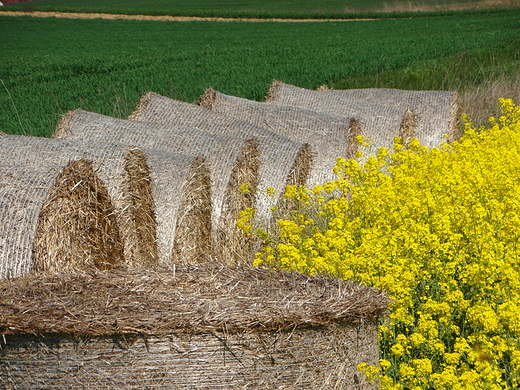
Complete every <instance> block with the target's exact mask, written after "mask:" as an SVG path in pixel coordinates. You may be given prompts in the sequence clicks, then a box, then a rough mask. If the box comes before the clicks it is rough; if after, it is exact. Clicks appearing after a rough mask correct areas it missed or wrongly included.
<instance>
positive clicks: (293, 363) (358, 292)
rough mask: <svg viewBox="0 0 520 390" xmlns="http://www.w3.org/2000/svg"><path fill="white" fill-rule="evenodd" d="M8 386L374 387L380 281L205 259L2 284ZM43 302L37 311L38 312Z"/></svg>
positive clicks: (382, 302) (0, 324)
mask: <svg viewBox="0 0 520 390" xmlns="http://www.w3.org/2000/svg"><path fill="white" fill-rule="evenodd" d="M0 295H1V296H2V297H3V298H4V301H5V302H6V303H5V304H3V305H1V306H0V332H1V333H2V335H3V337H2V338H0V346H1V348H0V355H1V358H0V381H2V383H5V384H6V385H7V386H12V388H13V389H29V388H31V389H32V388H38V387H45V388H57V389H58V388H65V387H67V388H69V387H72V388H79V387H81V388H105V387H109V388H117V389H129V388H149V389H238V388H248V389H306V390H307V389H352V388H356V389H374V388H376V386H375V385H373V384H370V383H368V382H367V381H366V379H365V378H364V377H363V375H362V374H361V373H360V372H359V371H358V370H357V364H358V363H361V362H366V363H368V364H376V365H377V364H378V358H379V356H378V342H377V320H378V318H379V317H381V316H383V315H384V314H385V312H386V310H387V305H388V299H387V298H386V296H385V295H384V294H383V293H381V292H380V291H376V290H373V289H371V288H367V287H363V286H360V285H358V284H354V283H345V282H342V281H338V280H336V279H328V278H325V277H319V276H314V277H309V276H305V275H301V274H296V273H286V272H277V271H273V270H266V269H260V268H250V267H222V266H218V265H215V264H205V265H199V266H196V267H178V268H177V269H176V270H175V272H171V271H168V272H143V271H137V270H134V271H131V272H121V271H109V272H100V273H98V274H96V275H77V276H64V277H62V276H50V277H46V278H41V277H40V278H30V279H26V280H24V281H23V282H22V281H14V282H3V283H0ZM35 307H38V310H33V309H34V308H35Z"/></svg>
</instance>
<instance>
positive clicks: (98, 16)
mask: <svg viewBox="0 0 520 390" xmlns="http://www.w3.org/2000/svg"><path fill="white" fill-rule="evenodd" d="M0 16H32V17H35V18H66V19H109V20H116V19H127V20H160V21H165V22H193V21H207V22H330V21H334V22H352V21H360V20H364V21H366V20H374V19H274V18H273V19H248V18H201V17H196V16H151V15H123V14H96V13H80V12H40V11H34V12H23V11H0Z"/></svg>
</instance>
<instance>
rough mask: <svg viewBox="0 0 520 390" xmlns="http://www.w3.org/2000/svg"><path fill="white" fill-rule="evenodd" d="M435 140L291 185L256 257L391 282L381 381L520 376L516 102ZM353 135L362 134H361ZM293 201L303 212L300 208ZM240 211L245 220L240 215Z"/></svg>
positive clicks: (479, 383) (495, 381)
mask: <svg viewBox="0 0 520 390" xmlns="http://www.w3.org/2000/svg"><path fill="white" fill-rule="evenodd" d="M499 102H500V106H501V111H502V115H500V116H499V117H498V118H490V124H489V126H487V127H482V128H479V129H477V128H475V127H474V126H473V125H472V124H471V122H469V121H468V120H467V121H466V123H465V132H464V135H463V136H462V137H461V139H460V140H459V141H458V142H454V143H453V144H451V145H448V144H444V145H442V146H441V147H439V148H432V149H428V148H426V147H424V146H422V145H421V144H420V143H419V141H418V140H416V139H412V140H410V141H408V143H407V145H403V143H402V141H401V140H400V139H396V143H395V147H394V150H393V152H392V151H389V150H387V149H381V150H380V152H379V153H378V154H377V156H376V157H368V158H367V159H366V161H365V162H364V163H360V162H358V161H356V160H346V159H343V158H339V159H338V160H337V164H336V167H335V169H334V173H335V174H336V176H337V180H335V181H333V182H330V183H324V184H323V185H321V186H319V187H316V188H313V189H308V188H305V187H290V188H289V189H288V191H287V192H286V193H285V198H286V199H287V200H288V201H291V200H292V201H294V202H295V203H296V204H298V205H299V207H295V208H293V209H292V210H293V211H291V212H290V213H289V212H288V213H287V215H283V218H281V219H280V220H279V221H278V227H277V229H274V230H273V231H269V232H265V231H263V232H262V234H257V233H255V231H254V229H252V230H248V226H250V224H248V223H247V222H250V221H252V218H251V214H250V213H251V212H250V211H247V212H246V213H244V220H243V221H242V222H241V223H242V225H241V226H242V227H243V228H244V229H245V230H246V232H248V233H252V234H257V236H258V237H260V238H261V239H262V240H263V242H264V247H263V249H262V250H261V251H260V252H259V253H258V254H257V255H256V259H255V265H263V266H270V267H275V268H282V269H288V270H297V271H300V272H306V273H309V274H314V273H326V274H329V275H333V276H337V277H340V278H342V279H351V280H357V281H359V282H361V283H364V284H366V285H369V286H373V287H376V288H382V289H384V290H386V291H387V292H388V294H389V296H390V297H391V298H393V299H394V302H393V304H392V306H391V314H390V319H389V321H383V322H382V324H381V328H380V332H379V337H380V355H381V364H380V367H373V368H370V367H367V366H366V365H364V366H362V367H360V368H361V369H362V371H363V372H365V373H366V374H367V375H368V376H369V377H371V378H373V377H374V376H377V377H378V378H379V380H380V383H381V384H382V386H383V389H384V390H397V389H432V390H433V389H435V390H444V389H445V390H453V389H479V390H480V389H497V390H498V389H500V390H502V389H518V388H519V387H520V353H519V352H518V351H519V350H520V107H519V106H516V105H515V104H514V102H513V101H512V100H510V99H500V101H499ZM358 142H360V143H361V144H366V140H363V139H361V138H360V139H359V140H358ZM294 210H297V211H294ZM244 221H245V222H244Z"/></svg>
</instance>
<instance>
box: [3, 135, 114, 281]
mask: <svg viewBox="0 0 520 390" xmlns="http://www.w3.org/2000/svg"><path fill="white" fill-rule="evenodd" d="M4 141H5V137H3V138H2V143H0V145H1V144H3V142H4ZM2 155H4V156H6V158H5V159H4V160H1V161H0V220H1V221H2V223H1V224H0V279H6V278H17V277H20V276H23V275H26V274H28V273H29V272H31V270H32V269H33V267H34V269H36V270H38V271H68V270H71V269H88V270H91V268H92V267H100V268H108V267H111V266H113V265H116V264H119V263H121V262H122V260H123V253H122V243H121V239H120V235H119V231H118V226H117V224H116V222H115V218H114V212H113V206H112V204H111V202H110V198H109V197H108V193H107V190H106V188H105V187H104V185H103V183H102V182H101V181H100V180H99V178H98V177H97V174H96V173H95V171H94V169H93V168H92V166H91V163H90V162H88V161H86V160H78V161H72V162H70V163H62V164H59V163H56V162H52V163H49V162H48V161H45V160H41V161H39V162H38V164H24V163H20V164H14V161H11V164H10V165H6V164H4V162H5V160H7V159H8V158H9V159H10V160H11V156H10V155H8V154H4V153H2Z"/></svg>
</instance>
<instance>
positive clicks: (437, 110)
mask: <svg viewBox="0 0 520 390" xmlns="http://www.w3.org/2000/svg"><path fill="white" fill-rule="evenodd" d="M319 91H321V92H325V93H327V94H328V95H332V96H337V97H340V98H348V99H357V100H364V101H366V102H370V103H375V104H382V105H384V106H387V107H390V108H394V109H406V110H407V111H409V112H410V113H412V115H414V116H415V121H416V122H417V123H416V125H415V131H414V134H413V135H412V136H413V137H417V138H418V139H419V140H420V141H421V143H423V144H424V145H426V146H428V147H435V146H438V145H439V144H440V143H442V142H446V141H447V142H453V141H456V140H458V138H459V137H460V127H459V124H458V122H459V120H460V115H461V107H460V102H459V100H460V98H459V94H458V92H453V91H408V90H402V89H388V88H363V89H342V90H332V89H328V88H327V87H326V86H322V87H320V88H319ZM444 134H447V135H448V137H447V138H444V137H443V136H444Z"/></svg>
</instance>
